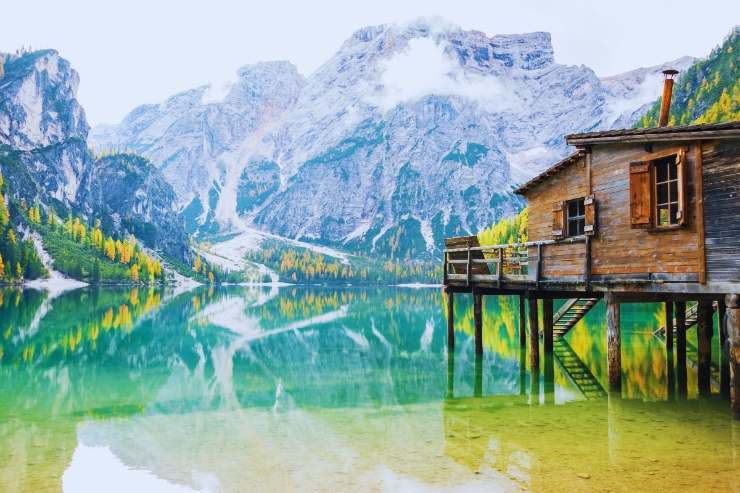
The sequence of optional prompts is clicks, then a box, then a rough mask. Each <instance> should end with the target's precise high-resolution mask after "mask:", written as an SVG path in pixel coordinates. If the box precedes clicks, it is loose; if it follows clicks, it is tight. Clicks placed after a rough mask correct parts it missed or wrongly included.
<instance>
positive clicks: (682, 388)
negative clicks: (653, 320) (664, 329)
mask: <svg viewBox="0 0 740 493" xmlns="http://www.w3.org/2000/svg"><path fill="white" fill-rule="evenodd" d="M675 308H676V310H675V311H676V383H677V384H678V395H679V397H686V396H687V395H688V381H687V372H686V302H685V301H676V306H675Z"/></svg>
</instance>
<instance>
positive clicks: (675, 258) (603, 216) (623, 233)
mask: <svg viewBox="0 0 740 493" xmlns="http://www.w3.org/2000/svg"><path fill="white" fill-rule="evenodd" d="M687 145H689V144H688V143H685V142H684V143H681V142H676V143H670V144H662V145H656V146H654V148H653V149H652V150H651V152H648V151H647V150H646V149H645V147H644V146H643V145H641V144H612V145H600V146H594V148H593V155H592V160H591V163H592V164H591V165H592V170H591V173H592V182H593V193H594V196H595V198H596V201H597V204H598V207H599V209H598V216H599V217H598V230H597V234H596V236H595V237H594V239H593V243H592V246H591V251H592V275H593V276H594V277H595V278H598V277H602V276H605V277H609V276H618V277H623V276H624V275H626V274H643V275H651V276H652V277H655V278H660V279H663V280H676V281H698V278H699V258H698V252H699V238H700V235H699V234H698V228H697V220H696V219H697V216H696V194H695V193H694V155H693V153H692V152H691V150H690V151H689V152H687V153H686V160H687V162H686V163H685V168H684V169H685V177H686V183H685V193H686V199H685V200H686V202H685V203H686V211H685V212H686V224H685V225H684V226H683V227H680V228H674V229H668V230H660V231H659V230H656V229H635V228H632V226H631V224H630V190H629V178H630V177H629V164H630V162H632V161H641V160H644V159H646V158H647V157H648V156H650V154H656V153H662V152H663V151H668V150H670V149H673V148H675V149H678V148H680V147H685V146H687ZM694 145H695V144H694ZM530 217H531V216H530ZM635 277H639V276H635Z"/></svg>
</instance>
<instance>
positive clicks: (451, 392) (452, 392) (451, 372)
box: [447, 351, 455, 399]
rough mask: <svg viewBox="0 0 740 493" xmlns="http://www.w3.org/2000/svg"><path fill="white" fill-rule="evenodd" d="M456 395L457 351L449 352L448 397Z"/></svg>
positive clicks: (451, 397)
mask: <svg viewBox="0 0 740 493" xmlns="http://www.w3.org/2000/svg"><path fill="white" fill-rule="evenodd" d="M454 397H455V352H454V351H450V352H448V353H447V398H448V399H453V398H454Z"/></svg>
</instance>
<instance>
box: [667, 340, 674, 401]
mask: <svg viewBox="0 0 740 493" xmlns="http://www.w3.org/2000/svg"><path fill="white" fill-rule="evenodd" d="M665 369H666V379H665V380H666V382H665V383H666V390H667V395H668V400H673V399H675V397H676V370H675V367H674V365H673V348H668V349H666V352H665Z"/></svg>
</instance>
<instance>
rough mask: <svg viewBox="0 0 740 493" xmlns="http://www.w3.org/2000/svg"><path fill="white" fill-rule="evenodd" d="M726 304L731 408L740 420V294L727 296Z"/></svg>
mask: <svg viewBox="0 0 740 493" xmlns="http://www.w3.org/2000/svg"><path fill="white" fill-rule="evenodd" d="M725 304H726V306H727V313H726V315H725V327H726V329H727V344H728V349H729V351H728V352H729V356H730V362H729V366H730V408H731V409H732V413H733V415H734V417H735V419H740V294H728V295H727V296H725Z"/></svg>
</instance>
